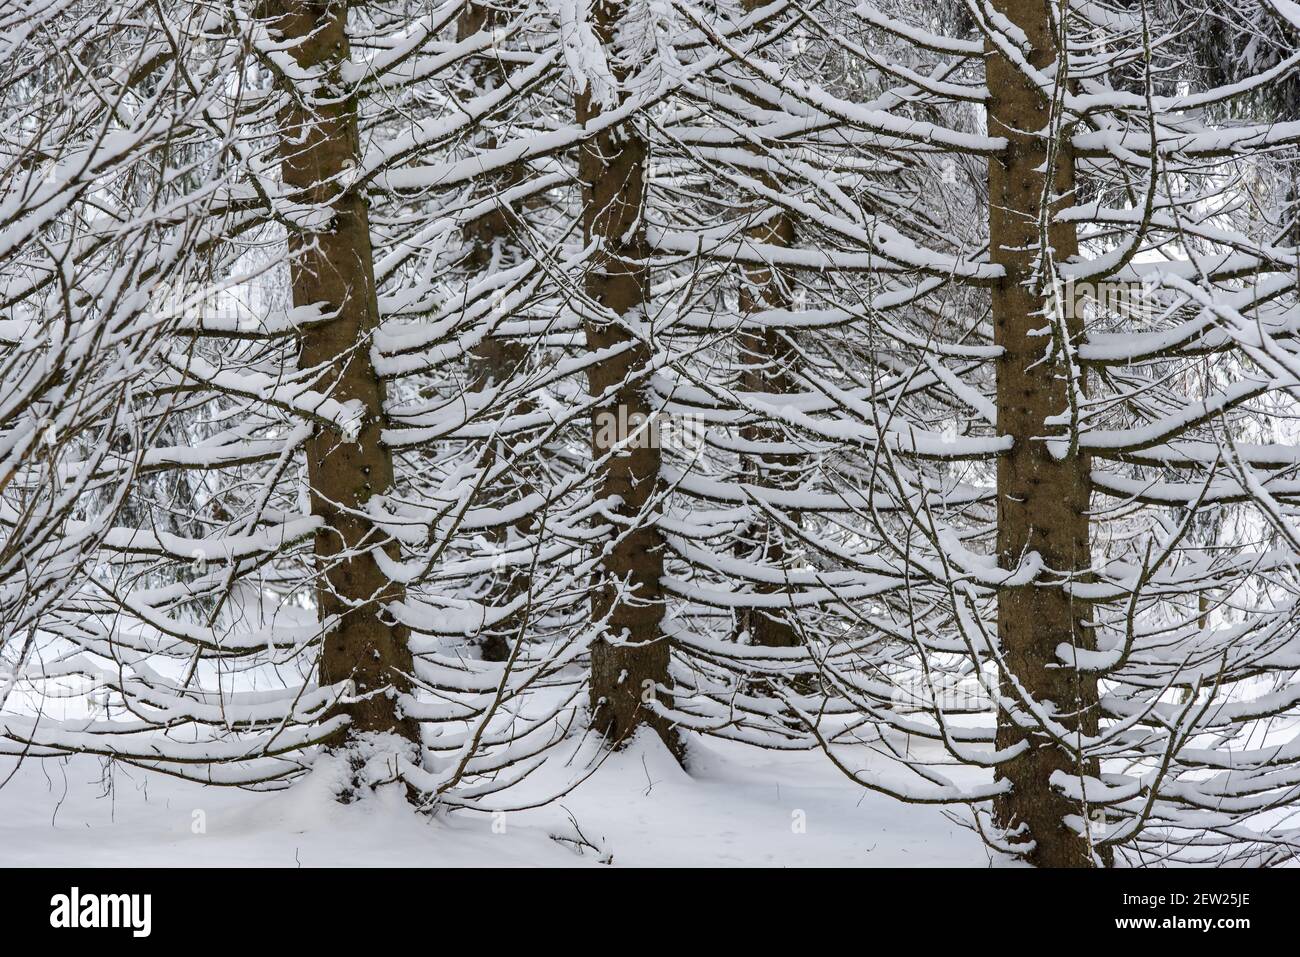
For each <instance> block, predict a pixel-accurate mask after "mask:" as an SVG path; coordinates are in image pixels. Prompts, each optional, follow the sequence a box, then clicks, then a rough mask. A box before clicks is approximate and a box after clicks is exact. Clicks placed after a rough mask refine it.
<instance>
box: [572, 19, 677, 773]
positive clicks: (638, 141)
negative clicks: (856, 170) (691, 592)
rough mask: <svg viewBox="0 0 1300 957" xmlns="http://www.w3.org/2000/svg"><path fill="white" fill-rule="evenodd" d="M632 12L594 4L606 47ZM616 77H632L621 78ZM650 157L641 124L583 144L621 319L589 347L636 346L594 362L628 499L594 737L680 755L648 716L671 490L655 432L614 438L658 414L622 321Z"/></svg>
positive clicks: (595, 331) (613, 572) (635, 275)
mask: <svg viewBox="0 0 1300 957" xmlns="http://www.w3.org/2000/svg"><path fill="white" fill-rule="evenodd" d="M626 8H627V4H626V2H625V0H593V3H592V9H591V15H592V27H593V29H594V31H595V34H596V36H597V38H598V39H599V40H600V42H601V43H602V44H604V45H605V47H606V49H609V48H610V46H611V44H612V42H613V39H614V35H615V33H616V31H617V30H618V26H619V23H620V21H621V19H622V17H623V15H624V13H625V11H626ZM615 75H616V77H617V78H618V79H619V80H620V81H621V80H623V79H624V76H623V75H620V72H619V71H617V70H616V74H615ZM576 106H577V119H578V122H579V123H581V124H584V125H585V124H589V123H591V122H592V121H593V120H595V119H596V118H598V117H599V116H600V115H601V109H602V108H601V105H600V103H598V102H597V101H595V100H594V99H593V98H592V96H591V90H590V88H588V89H587V90H586V91H584V92H583V93H581V94H580V95H579V96H578V97H577V103H576ZM647 159H648V145H647V143H646V140H645V136H644V134H643V133H642V131H641V130H640V129H639V128H638V127H637V125H636V122H635V121H631V122H627V123H622V124H618V125H615V126H613V127H611V128H609V129H606V130H604V131H602V132H601V133H599V134H597V135H595V136H592V137H590V138H589V139H586V140H584V142H583V144H582V146H581V148H580V150H579V155H578V177H579V179H580V181H581V183H582V204H583V234H584V238H585V239H586V241H587V243H588V245H591V244H592V243H595V244H596V251H595V253H594V254H593V257H592V259H591V261H590V262H589V263H588V264H587V270H586V275H585V277H584V288H585V291H586V293H587V295H588V296H590V297H591V299H592V300H594V301H595V302H596V303H599V304H600V306H601V307H603V309H604V310H606V311H608V313H611V314H612V316H613V317H617V318H604V317H601V318H589V319H587V320H586V322H585V327H586V339H587V348H588V350H590V351H592V352H595V351H598V350H604V349H610V348H612V347H615V346H619V345H627V346H628V348H626V349H624V350H623V351H622V352H620V353H618V354H617V355H615V356H613V357H610V358H606V359H602V360H601V361H600V362H596V363H594V364H592V365H591V366H590V367H589V368H588V372H587V379H588V385H589V388H590V390H591V392H592V394H593V395H604V394H606V393H607V392H608V393H609V398H608V399H607V400H605V401H604V402H602V403H601V404H600V405H599V406H598V407H597V408H596V409H595V410H593V414H592V456H593V458H594V459H596V460H597V461H600V462H602V463H603V464H602V465H601V469H600V485H599V488H598V494H599V495H600V496H601V497H602V498H604V497H616V499H617V503H616V504H614V505H613V506H612V507H611V508H610V510H609V512H610V519H609V520H610V521H611V523H612V524H613V525H614V528H613V531H612V533H611V534H612V535H613V541H611V542H610V543H609V544H608V546H607V547H606V548H605V550H604V553H603V556H602V569H601V574H600V576H599V580H598V581H597V583H596V586H595V591H594V595H593V599H592V615H593V617H594V618H595V619H596V620H602V619H604V620H605V631H604V634H603V635H602V636H601V637H599V638H597V640H596V641H594V642H593V643H592V648H591V709H592V715H593V725H594V727H595V728H596V729H597V730H598V731H600V732H601V733H603V734H604V735H605V736H606V737H607V739H609V740H610V741H611V742H613V743H614V744H615V745H618V744H620V743H622V742H623V741H625V740H626V739H627V738H628V737H629V736H630V735H631V734H632V733H633V732H635V731H636V729H637V728H638V727H640V726H641V725H649V726H650V727H652V728H654V729H655V731H657V732H658V734H659V736H660V737H661V738H662V739H663V740H664V742H665V743H666V744H667V745H668V746H669V747H670V748H671V749H672V750H673V751H674V753H678V754H680V744H679V741H678V739H677V735H676V733H675V731H674V730H673V728H672V727H671V726H670V725H669V724H668V723H667V722H666V721H664V720H663V719H662V718H659V717H658V716H656V715H655V714H654V713H653V712H652V711H651V710H649V709H648V708H647V707H646V704H647V701H648V700H649V699H651V697H652V696H657V697H658V698H659V699H660V700H664V695H663V694H662V693H660V692H658V691H656V690H655V689H656V687H657V686H666V685H667V683H668V642H667V640H666V638H665V636H664V634H663V630H662V625H663V617H664V596H663V585H662V578H663V573H664V541H663V536H662V533H661V532H660V530H659V527H658V526H657V524H656V523H655V516H654V515H653V514H649V513H648V506H649V504H650V502H651V499H652V497H653V496H654V494H655V492H656V491H658V490H659V488H660V486H661V478H660V464H661V463H660V449H659V447H658V442H657V441H656V440H655V439H654V437H653V434H652V433H651V432H650V431H649V430H648V429H646V430H644V431H643V432H642V433H641V434H640V435H639V436H638V437H637V440H635V441H632V442H629V443H628V444H627V445H626V446H625V447H624V448H623V449H622V451H620V452H616V453H614V454H612V455H611V454H610V447H611V446H612V445H613V444H614V442H612V441H611V439H612V438H613V439H617V438H620V437H622V438H626V437H627V436H628V435H629V434H631V433H633V432H635V430H636V428H637V425H638V423H639V424H642V425H644V424H645V423H646V421H647V420H648V417H649V415H650V413H651V412H652V410H653V406H652V404H651V402H650V398H649V396H648V394H647V383H646V381H645V377H644V375H642V372H643V371H644V370H645V369H647V368H648V366H649V363H650V360H651V354H650V350H649V348H648V346H647V345H646V344H645V343H643V342H640V341H638V340H636V339H635V337H634V336H633V335H632V334H631V333H630V332H629V331H628V330H627V329H626V328H625V327H624V326H623V325H622V324H621V323H620V322H619V321H618V319H619V318H622V317H627V318H628V319H629V320H631V322H632V323H634V324H638V325H639V324H641V323H642V322H644V321H645V320H646V318H647V312H646V309H647V304H648V300H649V295H650V269H649V262H650V250H649V246H648V244H647V243H646V238H645V219H644V216H643V209H644V204H645V188H646V164H647ZM610 422H617V423H626V424H627V428H626V429H623V428H610V427H609V423H610ZM665 703H666V702H665Z"/></svg>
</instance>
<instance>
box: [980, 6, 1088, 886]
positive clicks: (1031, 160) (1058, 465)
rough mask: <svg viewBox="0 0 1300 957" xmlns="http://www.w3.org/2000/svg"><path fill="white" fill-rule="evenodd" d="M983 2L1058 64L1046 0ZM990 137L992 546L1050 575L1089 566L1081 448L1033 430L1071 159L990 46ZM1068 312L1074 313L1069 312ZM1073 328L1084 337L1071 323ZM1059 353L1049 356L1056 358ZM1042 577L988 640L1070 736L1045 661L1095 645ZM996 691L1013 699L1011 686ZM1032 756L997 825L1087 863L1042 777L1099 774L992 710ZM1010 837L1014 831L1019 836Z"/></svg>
mask: <svg viewBox="0 0 1300 957" xmlns="http://www.w3.org/2000/svg"><path fill="white" fill-rule="evenodd" d="M993 6H994V7H995V8H996V9H997V10H998V11H999V12H1000V13H1002V14H1004V15H1005V16H1006V17H1007V18H1008V19H1009V20H1010V21H1011V22H1012V23H1014V24H1015V25H1016V26H1018V27H1019V28H1020V29H1021V30H1023V31H1024V32H1025V34H1026V35H1027V36H1028V38H1029V42H1030V43H1031V44H1032V47H1033V49H1032V53H1031V54H1030V57H1029V59H1030V62H1031V63H1032V64H1033V65H1034V66H1035V67H1037V68H1038V69H1040V70H1046V71H1048V72H1049V73H1050V72H1052V71H1053V70H1054V66H1053V64H1054V63H1055V60H1056V41H1055V37H1054V29H1053V21H1052V15H1051V8H1050V6H1049V0H994V3H993ZM987 53H988V55H987V57H986V60H987V78H988V80H987V82H988V88H989V93H990V96H989V106H988V115H989V135H990V136H1001V137H1006V138H1007V140H1008V141H1009V146H1008V147H1007V149H1006V150H1005V151H1003V153H1002V154H1001V155H998V156H995V157H992V158H991V159H990V161H989V240H990V248H991V256H992V259H993V261H994V262H996V263H998V264H1000V265H1001V266H1003V267H1004V269H1005V270H1006V277H1005V278H1004V279H1002V280H1001V281H1000V282H999V283H998V284H997V285H996V286H995V287H994V289H993V296H992V309H993V325H994V341H995V342H996V343H997V344H998V345H999V346H1001V347H1002V348H1003V350H1004V353H1003V355H1002V356H1001V358H1000V359H999V360H998V363H997V409H998V430H999V431H1000V432H1001V433H1002V434H1003V435H1009V436H1011V437H1012V439H1013V440H1014V443H1015V444H1014V447H1013V448H1012V450H1011V452H1010V453H1008V454H1007V455H1004V456H1003V457H1002V458H1000V459H999V460H998V466H997V492H998V534H997V548H998V553H999V560H1000V563H1001V565H1002V567H1003V568H1006V569H1011V568H1014V567H1015V566H1016V565H1017V563H1018V562H1019V561H1020V559H1021V558H1022V557H1023V556H1024V555H1025V554H1026V553H1028V552H1031V551H1032V552H1037V553H1038V554H1039V555H1040V556H1041V557H1042V559H1043V562H1044V564H1045V565H1046V566H1047V568H1048V569H1050V570H1051V571H1050V572H1047V573H1046V576H1047V577H1055V576H1054V575H1052V574H1051V572H1068V571H1074V570H1083V569H1087V568H1088V567H1089V566H1090V561H1091V558H1090V547H1089V533H1088V514H1087V510H1088V502H1089V460H1088V456H1086V455H1083V454H1072V455H1069V456H1067V457H1065V458H1064V459H1060V460H1058V459H1056V458H1054V457H1053V456H1052V455H1051V454H1050V453H1049V452H1048V449H1047V447H1046V444H1045V443H1044V442H1043V441H1042V436H1045V435H1049V434H1059V433H1060V432H1061V429H1062V426H1060V425H1059V424H1057V425H1048V424H1047V420H1048V418H1049V417H1051V416H1057V415H1060V414H1061V413H1062V412H1064V411H1065V410H1066V409H1067V408H1068V406H1069V393H1068V389H1069V388H1070V385H1069V378H1068V376H1067V374H1066V369H1065V367H1064V366H1063V364H1062V363H1060V362H1059V361H1052V362H1045V361H1043V360H1044V353H1045V351H1046V350H1047V349H1048V347H1049V345H1050V343H1051V341H1052V340H1051V339H1050V338H1049V337H1046V336H1043V335H1035V334H1034V332H1035V331H1036V330H1041V329H1042V328H1044V327H1045V326H1047V325H1048V324H1049V322H1050V319H1049V318H1048V317H1049V315H1050V312H1049V311H1048V292H1047V287H1046V286H1045V285H1044V280H1045V277H1043V276H1042V275H1040V274H1039V270H1038V265H1039V251H1040V246H1041V243H1040V241H1039V208H1040V203H1041V202H1042V199H1043V195H1044V191H1045V190H1049V189H1050V190H1051V191H1052V192H1053V193H1054V194H1055V196H1056V197H1063V199H1061V200H1060V201H1059V202H1056V201H1055V200H1054V202H1056V205H1054V206H1053V208H1059V207H1060V205H1064V204H1068V203H1069V202H1071V199H1070V194H1071V191H1072V189H1073V187H1074V164H1073V158H1072V156H1071V151H1070V149H1069V147H1068V140H1067V136H1066V135H1063V136H1062V137H1061V140H1062V142H1061V143H1060V144H1058V147H1059V152H1057V153H1056V155H1055V157H1054V160H1053V162H1052V174H1051V175H1052V177H1053V181H1052V182H1050V183H1049V181H1048V174H1047V173H1046V172H1045V169H1046V166H1047V164H1048V147H1049V141H1048V136H1047V131H1048V129H1049V125H1050V124H1049V115H1050V112H1051V110H1050V107H1051V104H1050V103H1049V102H1048V100H1047V99H1046V98H1045V97H1044V96H1042V95H1041V94H1040V93H1039V92H1038V90H1037V89H1035V88H1034V87H1033V86H1032V85H1030V84H1029V82H1028V81H1026V80H1025V79H1024V78H1023V76H1022V75H1021V73H1020V72H1019V71H1018V70H1017V69H1016V68H1015V67H1014V66H1013V65H1012V64H1011V63H1010V62H1009V61H1008V60H1007V59H1006V57H1004V56H1003V55H1002V54H1000V53H998V52H997V51H996V49H995V48H994V47H993V46H992V45H991V44H990V45H988V47H987ZM1048 241H1049V243H1050V244H1051V246H1052V247H1054V256H1055V259H1056V260H1057V261H1064V260H1066V259H1068V258H1069V257H1072V256H1075V255H1076V254H1077V252H1078V241H1077V238H1076V235H1075V230H1074V227H1073V225H1069V224H1062V225H1054V226H1052V227H1051V229H1050V231H1049V235H1048ZM1067 314H1068V315H1071V316H1074V315H1077V314H1078V310H1070V311H1068V313H1067ZM1070 322H1071V323H1072V328H1071V329H1070V334H1071V335H1072V336H1074V335H1077V334H1078V333H1079V332H1080V331H1081V322H1080V320H1079V319H1078V318H1074V319H1071V320H1070ZM1058 358H1059V357H1058ZM1039 577H1040V581H1039V582H1038V583H1034V584H1029V585H1024V586H1017V587H1008V588H1004V589H1002V590H1001V591H1000V592H999V595H998V637H999V639H1000V642H1001V647H1002V653H1003V655H1004V657H1005V661H1006V663H1007V665H1008V667H1009V669H1010V670H1011V672H1012V673H1013V674H1014V675H1015V677H1016V678H1017V679H1018V680H1019V682H1020V683H1021V685H1022V687H1023V688H1024V689H1025V691H1026V692H1027V693H1028V694H1029V695H1031V696H1032V697H1033V698H1034V699H1035V700H1036V701H1037V702H1038V703H1039V704H1040V705H1043V706H1047V707H1054V708H1055V710H1056V713H1057V716H1058V718H1059V720H1060V723H1061V724H1062V725H1064V726H1066V727H1067V728H1072V729H1075V728H1078V729H1082V730H1083V731H1084V733H1095V731H1096V727H1097V714H1096V711H1097V685H1096V680H1095V679H1093V678H1089V677H1086V676H1084V675H1081V674H1079V673H1077V672H1075V671H1074V670H1072V669H1070V668H1067V667H1053V665H1054V663H1055V662H1056V661H1057V657H1056V648H1057V646H1058V645H1060V644H1062V643H1065V644H1069V645H1075V646H1078V647H1084V648H1088V647H1092V638H1091V636H1090V634H1089V632H1088V629H1087V624H1086V623H1087V621H1088V618H1089V608H1088V605H1087V603H1086V602H1083V601H1080V600H1079V599H1077V598H1075V599H1072V598H1071V597H1070V596H1069V595H1068V594H1067V593H1066V591H1065V590H1063V589H1062V588H1061V587H1059V586H1058V585H1045V584H1043V583H1042V581H1041V580H1042V578H1043V577H1044V576H1041V575H1040V576H1039ZM1002 694H1003V696H1004V697H1006V698H1010V697H1013V690H1012V688H1011V686H1010V685H1009V683H1007V682H1006V681H1004V682H1003V686H1002ZM1026 736H1027V737H1028V738H1029V741H1030V748H1029V750H1027V751H1026V752H1025V753H1024V754H1023V755H1021V756H1019V757H1017V758H1015V759H1014V760H1012V761H1009V762H1007V763H1005V764H1004V765H1003V766H1002V767H1001V769H1000V770H999V775H1000V776H1002V777H1005V778H1007V779H1009V780H1010V782H1011V784H1012V790H1011V791H1010V792H1009V793H1008V794H1006V795H1004V796H1002V797H1001V798H999V799H998V801H997V802H996V803H995V808H994V810H995V816H996V818H997V821H998V824H999V825H1000V826H1001V827H1003V828H1006V829H1008V830H1009V831H1011V832H1013V835H1012V836H1013V840H1016V841H1031V840H1032V841H1033V842H1034V847H1033V850H1032V851H1030V852H1028V853H1027V855H1026V857H1027V859H1028V860H1029V861H1030V862H1031V863H1034V864H1036V865H1039V866H1045V867H1087V866H1091V865H1092V863H1093V862H1094V861H1093V857H1092V855H1091V853H1090V843H1089V841H1088V839H1087V838H1086V837H1083V836H1080V835H1078V834H1077V833H1075V832H1074V831H1072V830H1070V829H1068V828H1067V827H1066V826H1065V825H1064V824H1063V818H1064V817H1066V816H1067V815H1079V816H1080V817H1084V816H1085V815H1084V809H1083V808H1081V807H1080V806H1079V804H1078V803H1077V802H1074V801H1071V800H1068V799H1066V798H1065V797H1064V796H1063V795H1061V794H1060V793H1059V792H1058V791H1057V790H1056V789H1054V788H1053V787H1052V785H1051V783H1050V781H1049V779H1050V777H1051V776H1052V775H1053V774H1054V773H1055V772H1058V771H1062V772H1065V773H1067V774H1069V775H1071V776H1078V775H1079V774H1080V773H1087V774H1095V773H1096V770H1097V769H1096V767H1095V765H1093V764H1086V765H1085V766H1083V767H1080V762H1079V760H1078V758H1077V757H1076V755H1075V754H1073V753H1071V751H1070V750H1069V749H1067V748H1065V747H1062V746H1060V745H1058V744H1057V743H1055V742H1053V741H1051V740H1049V739H1048V738H1047V737H1046V736H1045V735H1043V734H1039V733H1035V732H1034V731H1032V730H1030V731H1029V732H1026V731H1025V730H1024V729H1022V728H1020V727H1019V726H1017V725H1016V724H1015V723H1014V722H1013V721H1012V720H1011V719H1010V718H1009V716H1008V715H1007V714H1006V713H1004V712H999V717H998V731H997V745H998V747H999V748H1009V747H1012V746H1013V745H1015V744H1017V743H1018V742H1020V741H1021V740H1023V739H1024V738H1025V737H1026ZM1017 829H1020V830H1019V831H1017Z"/></svg>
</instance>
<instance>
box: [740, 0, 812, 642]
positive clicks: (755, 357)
mask: <svg viewBox="0 0 1300 957" xmlns="http://www.w3.org/2000/svg"><path fill="white" fill-rule="evenodd" d="M767 2H768V0H744V2H743V4H742V6H743V7H744V10H745V12H746V13H753V12H754V11H755V10H757V9H759V8H760V7H762V6H764V5H765V4H766V3H767ZM751 149H752V150H753V151H754V152H758V147H751ZM757 179H758V180H759V182H761V183H762V184H763V185H764V186H765V187H767V188H768V189H772V190H774V191H779V190H780V189H781V184H780V182H779V181H778V180H777V178H776V177H774V176H772V175H771V174H769V173H760V174H758V176H757ZM748 236H749V238H750V239H752V240H753V241H754V242H756V243H764V244H768V245H773V246H783V247H786V248H790V247H792V246H794V241H795V228H794V220H793V219H792V218H791V217H790V215H789V214H788V213H786V212H784V211H780V212H776V213H775V215H774V216H772V218H770V219H767V220H765V221H764V222H761V223H759V224H758V225H756V226H755V227H753V228H752V229H750V230H749V231H748ZM790 304H791V303H790V279H789V277H788V276H787V275H785V274H784V273H783V272H782V271H781V270H779V269H776V268H774V267H766V266H744V267H742V273H741V291H740V312H741V315H746V316H747V315H749V314H750V313H753V312H755V311H758V310H762V309H788V308H790ZM737 349H738V350H739V354H740V363H741V374H740V388H741V390H742V391H744V392H766V393H769V394H773V395H787V394H789V393H791V392H793V391H794V387H795V385H794V379H793V376H792V375H791V374H790V370H791V369H792V368H793V366H794V363H795V359H796V357H795V355H794V353H793V350H791V349H790V348H789V347H788V346H787V345H786V344H785V343H784V342H783V341H782V339H781V336H780V335H779V334H778V333H776V332H773V331H770V330H763V331H755V332H742V333H741V334H740V335H739V336H738V338H737ZM741 438H742V439H745V440H747V441H751V442H780V441H782V439H783V435H782V432H781V430H780V429H779V428H773V427H772V426H770V425H765V424H762V423H759V424H755V425H747V426H744V427H742V429H741ZM799 464H800V456H798V455H768V454H759V455H755V456H750V457H748V458H747V459H746V460H745V461H744V462H743V467H744V471H745V473H746V476H745V478H746V481H749V482H753V483H754V484H755V485H757V486H759V487H762V488H775V489H790V488H794V487H795V486H797V485H798V471H797V470H798V468H799ZM791 518H792V520H794V521H796V522H797V521H798V516H791ZM746 538H747V539H748V540H747V541H742V542H741V543H740V551H741V553H742V554H741V557H748V558H752V559H753V560H755V561H757V562H758V563H759V564H761V565H766V566H768V567H771V568H780V567H781V566H782V564H783V563H784V562H785V559H786V553H787V550H786V545H785V536H784V534H783V531H782V529H781V527H780V526H779V525H777V524H776V523H775V522H772V521H770V520H769V519H767V518H766V517H764V516H760V517H759V518H758V519H757V520H756V521H754V522H753V523H752V524H751V526H750V528H749V529H747V530H746ZM755 590H756V591H757V592H758V593H759V594H760V595H770V594H774V593H776V592H779V591H782V590H783V586H781V585H765V584H764V585H759V586H757V588H756V589H755ZM739 624H740V626H741V628H742V629H744V630H745V631H748V632H749V640H750V641H751V642H752V643H753V644H756V645H763V646H765V647H769V648H793V647H795V646H796V645H798V644H800V643H801V642H800V639H799V633H798V632H797V631H796V630H795V629H794V627H793V626H792V625H791V624H790V623H789V622H788V621H787V620H786V619H785V618H784V617H781V616H780V615H774V614H773V613H771V612H766V611H761V610H759V609H746V610H745V611H743V612H742V613H741V620H740V622H739Z"/></svg>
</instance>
